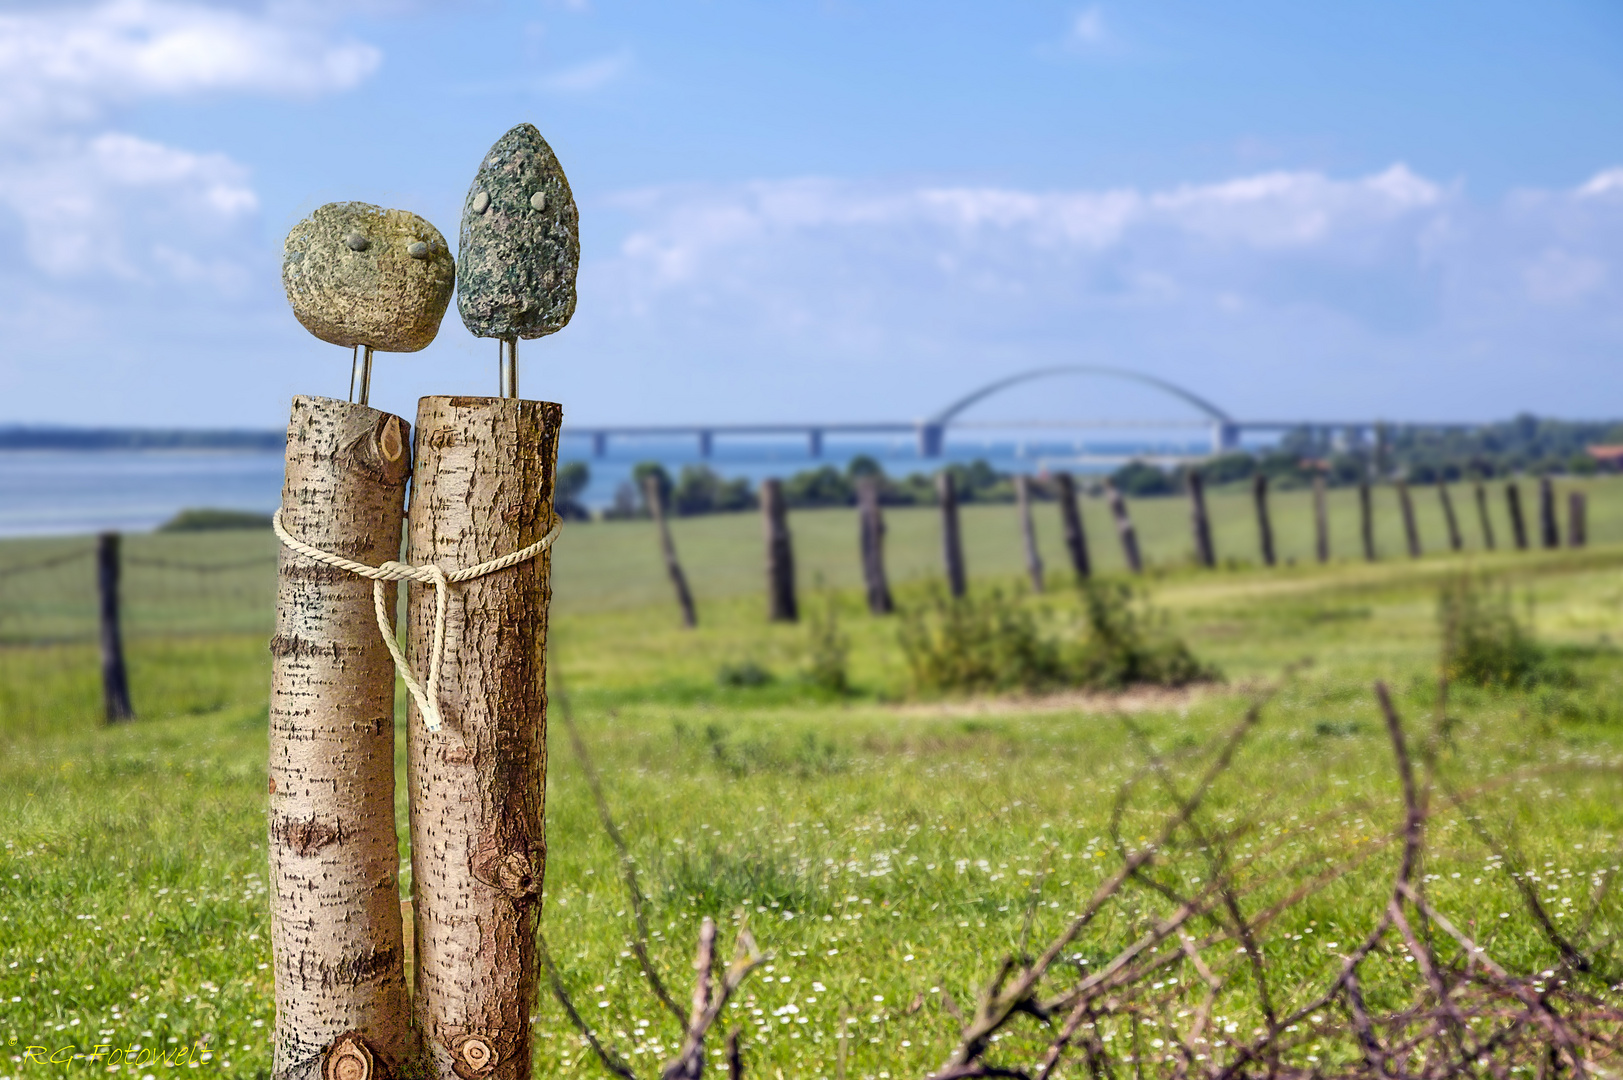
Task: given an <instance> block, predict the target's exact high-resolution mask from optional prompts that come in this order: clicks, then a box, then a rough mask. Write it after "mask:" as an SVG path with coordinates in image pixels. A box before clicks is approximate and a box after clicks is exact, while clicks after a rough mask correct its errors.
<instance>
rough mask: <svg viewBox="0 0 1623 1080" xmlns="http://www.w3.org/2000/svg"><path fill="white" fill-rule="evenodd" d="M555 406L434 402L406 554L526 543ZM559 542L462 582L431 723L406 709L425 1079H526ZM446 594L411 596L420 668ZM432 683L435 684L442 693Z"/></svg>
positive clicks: (458, 559)
mask: <svg viewBox="0 0 1623 1080" xmlns="http://www.w3.org/2000/svg"><path fill="white" fill-rule="evenodd" d="M562 418H563V409H562V408H561V407H560V406H558V405H556V404H553V403H551V402H542V401H524V400H518V399H512V398H478V397H425V398H423V399H422V400H421V401H419V402H418V407H417V464H416V470H415V476H414V479H413V482H412V491H411V524H410V539H409V542H408V545H407V554H406V559H407V561H408V562H410V563H411V564H413V565H415V566H423V565H427V564H433V565H436V566H440V567H442V568H445V569H447V570H454V569H461V568H468V567H474V566H477V565H479V564H480V563H484V562H488V561H490V560H492V559H496V558H499V557H500V556H503V555H508V554H512V553H514V552H518V551H522V550H523V549H525V548H527V547H529V546H531V545H533V544H535V543H537V542H538V541H540V540H541V539H542V538H543V537H544V536H546V535H547V533H548V532H549V531H550V530H551V528H552V525H553V521H554V518H553V508H552V503H553V484H554V478H555V475H556V466H557V457H558V429H559V426H560V423H561V421H562ZM551 593H552V587H551V555H550V551H542V552H541V553H540V554H539V555H536V556H534V557H533V558H528V559H525V560H524V561H522V562H518V563H516V564H514V565H512V566H508V567H506V568H504V569H500V570H496V571H493V572H491V573H488V574H485V575H482V576H479V577H475V578H472V579H470V580H468V581H465V582H462V583H461V584H458V585H455V586H453V587H452V589H451V592H450V596H449V599H448V603H447V604H446V606H445V616H444V635H443V639H441V640H443V642H444V652H443V656H442V658H441V660H440V669H439V685H438V694H437V698H436V699H435V700H434V701H433V702H432V703H433V704H435V705H437V707H438V709H439V713H440V717H441V720H442V723H443V726H442V727H441V728H440V729H439V730H438V731H433V730H430V727H429V722H428V720H427V719H425V717H424V716H423V715H422V711H421V709H419V708H418V706H417V703H416V702H415V700H414V701H413V702H412V703H411V705H410V707H409V709H408V721H409V722H408V729H407V730H408V756H407V784H408V787H409V791H410V797H411V867H412V897H413V901H414V908H415V912H416V918H417V937H416V951H415V967H416V993H415V995H414V997H413V1002H412V1012H413V1017H414V1019H415V1022H416V1026H417V1030H418V1032H419V1033H420V1035H421V1038H422V1039H423V1041H424V1044H425V1048H426V1051H427V1065H428V1067H429V1073H430V1075H432V1076H434V1077H439V1078H441V1080H450V1078H451V1077H461V1078H464V1080H469V1078H473V1077H493V1078H498V1080H529V1077H530V1075H531V1067H530V1066H531V1063H530V1055H531V1049H532V1047H531V1041H532V1040H531V1035H530V1014H531V1012H532V1011H533V1010H534V1008H535V990H536V971H537V968H536V964H537V954H536V928H537V926H538V924H539V920H540V916H541V883H542V877H543V874H544V872H545V868H546V850H547V849H546V834H545V831H544V830H545V818H544V796H545V792H546V770H547V742H546V732H547V726H546V725H547V717H546V655H547V654H546V640H547V603H548V600H549V599H550V598H551ZM436 607H437V605H436V593H435V589H434V588H433V587H432V586H428V585H422V584H419V583H417V582H413V583H412V585H411V588H410V591H409V594H408V612H409V614H408V618H409V621H410V654H411V663H412V669H413V670H414V671H416V672H418V673H421V674H426V673H429V672H431V671H432V670H433V659H434V655H433V654H434V643H435V641H436V633H435V630H436V622H437V615H436ZM432 690H433V688H432V687H431V688H430V692H432Z"/></svg>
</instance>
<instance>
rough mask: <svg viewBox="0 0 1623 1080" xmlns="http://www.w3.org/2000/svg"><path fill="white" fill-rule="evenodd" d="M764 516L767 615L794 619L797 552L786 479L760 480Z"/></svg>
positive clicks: (796, 614)
mask: <svg viewBox="0 0 1623 1080" xmlns="http://www.w3.org/2000/svg"><path fill="white" fill-rule="evenodd" d="M761 518H762V520H763V522H764V523H765V525H766V594H767V618H768V619H769V620H770V621H772V622H794V621H796V620H797V619H798V618H799V617H800V610H799V608H798V606H797V605H796V604H795V552H794V546H793V542H792V541H791V539H790V536H789V508H788V506H787V505H786V504H785V503H784V501H783V483H782V482H781V481H779V480H778V479H776V478H775V477H774V478H769V479H766V480H762V481H761Z"/></svg>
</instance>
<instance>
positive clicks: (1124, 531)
mask: <svg viewBox="0 0 1623 1080" xmlns="http://www.w3.org/2000/svg"><path fill="white" fill-rule="evenodd" d="M1105 491H1106V493H1107V495H1108V496H1109V501H1110V516H1111V517H1113V518H1115V519H1116V535H1117V536H1118V537H1120V539H1121V554H1122V558H1123V559H1125V560H1126V561H1127V569H1129V570H1131V571H1132V572H1133V573H1135V574H1142V573H1143V572H1144V559H1143V556H1141V555H1140V554H1139V551H1138V530H1137V529H1135V528H1133V519H1132V518H1131V517H1130V516H1129V515H1128V513H1127V501H1126V500H1125V499H1123V498H1122V497H1121V492H1120V491H1118V490H1117V489H1116V487H1115V486H1114V485H1108V484H1107V485H1106V486H1105Z"/></svg>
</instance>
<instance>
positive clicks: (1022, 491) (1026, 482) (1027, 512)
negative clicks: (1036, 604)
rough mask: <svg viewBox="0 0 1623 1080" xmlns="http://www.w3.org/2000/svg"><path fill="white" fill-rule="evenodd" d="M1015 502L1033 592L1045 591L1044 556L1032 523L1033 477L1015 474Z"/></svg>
mask: <svg viewBox="0 0 1623 1080" xmlns="http://www.w3.org/2000/svg"><path fill="white" fill-rule="evenodd" d="M1014 502H1015V509H1016V512H1017V513H1018V514H1019V515H1020V539H1021V540H1022V541H1023V543H1024V546H1025V551H1026V576H1027V577H1029V578H1030V579H1031V590H1032V592H1042V591H1043V556H1042V552H1040V551H1038V550H1037V529H1036V526H1035V525H1033V524H1032V521H1031V477H1029V476H1027V475H1026V474H1025V473H1015V474H1014Z"/></svg>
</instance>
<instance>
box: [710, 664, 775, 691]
mask: <svg viewBox="0 0 1623 1080" xmlns="http://www.w3.org/2000/svg"><path fill="white" fill-rule="evenodd" d="M771 681H772V673H771V672H770V671H768V670H767V669H766V668H764V667H762V666H761V665H760V664H757V663H756V662H755V661H754V660H741V661H739V662H738V663H736V664H723V665H721V667H720V668H718V669H717V670H716V682H718V683H720V684H721V685H722V686H728V687H747V686H765V685H767V684H768V683H770V682H771Z"/></svg>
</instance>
